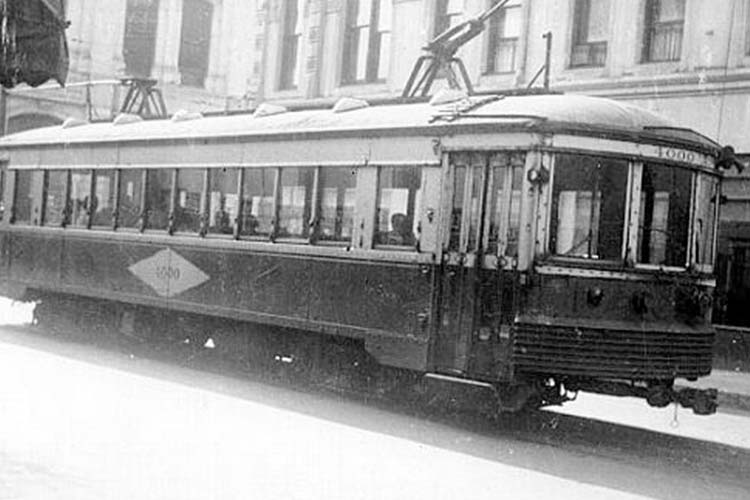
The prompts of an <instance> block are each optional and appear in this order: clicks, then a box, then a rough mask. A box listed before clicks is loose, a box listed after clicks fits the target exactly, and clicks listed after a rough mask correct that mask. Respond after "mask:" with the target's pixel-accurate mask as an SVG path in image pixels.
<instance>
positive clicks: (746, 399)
mask: <svg viewBox="0 0 750 500" xmlns="http://www.w3.org/2000/svg"><path fill="white" fill-rule="evenodd" d="M676 385H679V386H682V387H695V388H698V389H709V388H714V389H718V390H719V398H718V402H719V409H720V410H721V408H722V407H723V408H733V409H735V410H742V411H747V412H750V373H747V372H740V371H734V372H731V371H727V370H713V371H712V372H711V375H709V376H708V377H704V378H701V379H699V380H697V381H695V382H688V381H685V380H680V381H678V382H676Z"/></svg>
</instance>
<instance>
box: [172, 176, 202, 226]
mask: <svg viewBox="0 0 750 500" xmlns="http://www.w3.org/2000/svg"><path fill="white" fill-rule="evenodd" d="M205 176H206V173H205V171H204V170H203V169H199V168H180V169H178V170H177V198H176V200H175V206H174V230H175V231H178V232H187V233H198V231H200V229H201V213H202V212H203V210H202V205H203V203H202V201H203V184H204V179H205Z"/></svg>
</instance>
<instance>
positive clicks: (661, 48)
mask: <svg viewBox="0 0 750 500" xmlns="http://www.w3.org/2000/svg"><path fill="white" fill-rule="evenodd" d="M684 24H685V0H647V2H646V18H645V23H644V30H643V32H644V40H643V56H642V59H643V62H659V61H679V60H680V54H681V53H682V31H683V26H684Z"/></svg>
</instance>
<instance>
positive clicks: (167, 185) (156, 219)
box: [146, 169, 174, 229]
mask: <svg viewBox="0 0 750 500" xmlns="http://www.w3.org/2000/svg"><path fill="white" fill-rule="evenodd" d="M173 177H174V175H173V171H172V169H158V170H156V169H154V170H147V175H146V210H147V218H146V227H147V228H148V229H167V228H168V226H169V210H170V208H171V198H172V179H173Z"/></svg>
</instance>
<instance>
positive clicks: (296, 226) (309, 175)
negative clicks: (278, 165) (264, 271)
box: [278, 167, 315, 238]
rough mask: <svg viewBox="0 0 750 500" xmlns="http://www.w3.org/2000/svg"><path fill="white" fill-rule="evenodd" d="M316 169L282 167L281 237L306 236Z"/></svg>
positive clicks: (279, 234)
mask: <svg viewBox="0 0 750 500" xmlns="http://www.w3.org/2000/svg"><path fill="white" fill-rule="evenodd" d="M314 181H315V169H312V168H298V167H290V168H282V169H281V179H280V180H279V184H280V188H281V189H280V196H281V199H280V205H279V227H278V236H279V237H282V238H283V237H295V238H306V237H307V236H308V234H309V221H310V215H311V210H312V195H313V186H314Z"/></svg>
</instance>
